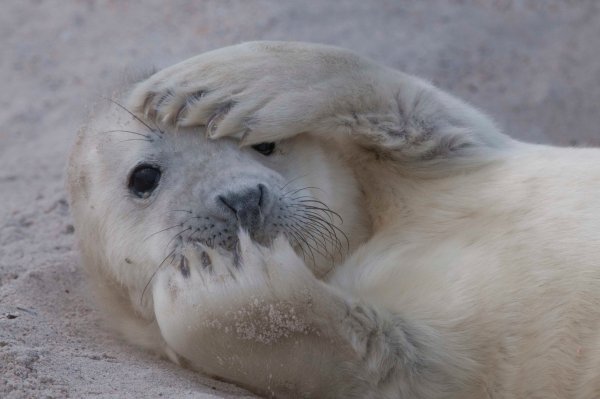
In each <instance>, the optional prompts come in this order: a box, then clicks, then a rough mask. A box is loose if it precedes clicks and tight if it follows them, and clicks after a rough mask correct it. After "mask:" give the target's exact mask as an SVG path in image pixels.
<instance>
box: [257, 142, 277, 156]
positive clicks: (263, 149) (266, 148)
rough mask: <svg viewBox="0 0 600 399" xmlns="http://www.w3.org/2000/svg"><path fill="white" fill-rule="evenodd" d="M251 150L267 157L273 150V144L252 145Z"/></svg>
mask: <svg viewBox="0 0 600 399" xmlns="http://www.w3.org/2000/svg"><path fill="white" fill-rule="evenodd" d="M252 148H253V149H255V150H256V151H258V152H260V153H261V154H263V155H265V156H269V155H271V154H272V153H273V151H274V150H275V143H260V144H256V145H253V146H252Z"/></svg>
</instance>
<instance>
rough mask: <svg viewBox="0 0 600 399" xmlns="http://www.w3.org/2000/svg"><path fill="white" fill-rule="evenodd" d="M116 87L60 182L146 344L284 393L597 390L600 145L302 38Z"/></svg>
mask: <svg viewBox="0 0 600 399" xmlns="http://www.w3.org/2000/svg"><path fill="white" fill-rule="evenodd" d="M123 99H124V100H123V102H124V106H123V107H121V106H120V103H118V104H112V105H111V106H110V107H108V108H107V109H105V110H102V111H100V112H99V113H98V114H97V116H96V117H95V118H93V120H92V121H91V122H90V124H89V125H88V127H87V128H85V129H84V130H83V131H82V132H81V134H80V136H79V139H78V142H77V144H76V145H75V147H74V150H73V154H72V157H71V164H70V173H69V174H70V177H69V187H70V191H71V203H72V209H73V214H74V218H75V226H76V231H77V234H78V235H79V239H80V243H81V250H82V255H83V261H84V264H85V265H86V266H87V267H88V269H89V270H90V271H91V272H90V274H91V275H92V276H93V277H92V281H93V282H94V283H95V284H96V285H98V286H99V287H100V288H99V291H100V292H102V294H101V296H102V298H103V299H104V301H105V303H106V304H107V305H106V307H107V308H108V309H109V311H110V312H111V314H112V315H113V319H114V320H117V321H118V322H117V324H118V327H120V329H121V330H122V331H123V332H124V333H125V334H126V336H127V337H128V338H129V339H130V340H132V341H133V342H137V343H138V344H140V345H144V346H146V347H149V348H153V349H155V350H157V351H160V352H162V353H164V354H165V355H167V356H169V357H170V358H171V359H173V360H174V361H176V362H179V363H181V364H184V365H186V366H188V367H191V368H194V369H196V370H199V371H202V372H204V373H207V374H209V375H213V376H216V377H219V378H222V379H226V380H228V381H232V382H235V383H237V384H239V385H241V386H244V387H247V388H249V389H251V390H252V391H254V392H257V393H259V394H263V395H266V396H269V397H281V398H283V397H294V398H295V397H315V398H342V397H343V398H461V399H464V398H485V397H490V398H525V397H527V398H535V397H539V398H590V399H591V398H597V397H599V396H600V352H599V350H600V341H599V340H600V335H599V332H598V331H599V329H598V327H599V323H600V306H599V305H600V289H599V288H600V267H599V266H598V260H597V259H598V258H599V256H600V208H599V207H598V205H597V204H596V201H594V200H593V199H594V198H597V197H598V196H599V195H600V185H599V184H598V182H600V162H599V159H600V151H598V150H596V149H568V148H554V147H548V146H538V145H530V144H525V143H520V142H517V141H515V140H513V139H511V138H509V137H508V136H506V135H504V134H503V133H501V132H500V131H499V129H498V128H497V127H496V126H495V125H494V123H493V122H492V121H491V120H490V119H489V118H488V117H486V116H485V115H483V114H482V113H481V112H479V111H478V110H476V109H474V108H473V107H472V106H470V105H467V104H465V103H463V102H462V101H460V100H458V99H456V98H455V97H453V96H451V95H449V94H447V93H444V92H442V91H440V90H439V89H437V88H435V87H433V86H432V85H431V84H429V83H427V82H425V81H423V80H421V79H418V78H416V77H413V76H409V75H406V74H403V73H401V72H398V71H395V70H392V69H390V68H387V67H384V66H381V65H378V64H376V63H374V62H372V61H370V60H367V59H364V58H362V57H360V56H358V55H356V54H354V53H352V52H349V51H346V50H342V49H339V48H335V47H329V46H322V45H315V44H306V43H285V42H253V43H245V44H241V45H237V46H232V47H227V48H223V49H219V50H215V51H212V52H208V53H205V54H202V55H199V56H197V57H194V58H191V59H189V60H187V61H184V62H182V63H180V64H177V65H175V66H172V67H170V68H167V69H165V70H163V71H160V72H158V73H156V74H155V75H153V76H151V77H150V78H148V79H147V80H145V81H143V82H141V83H139V84H137V85H135V86H134V87H133V88H132V89H131V91H130V92H129V93H126V95H125V96H124V97H123ZM130 112H131V113H132V114H129V113H130ZM132 115H133V116H132ZM310 187H317V188H310ZM287 190H292V191H287ZM291 193H294V194H291ZM303 201H307V202H303ZM337 215H339V218H338V216H337ZM281 219H282V220H284V222H283V223H278V222H277V220H281ZM340 219H341V220H343V224H342V223H341V221H340ZM342 232H343V233H344V234H345V235H346V236H347V237H348V242H345V240H344V239H343V238H342V236H343V234H342ZM219 233H220V234H219ZM311 250H312V255H311ZM332 265H333V267H332Z"/></svg>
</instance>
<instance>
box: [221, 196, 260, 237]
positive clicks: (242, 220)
mask: <svg viewBox="0 0 600 399" xmlns="http://www.w3.org/2000/svg"><path fill="white" fill-rule="evenodd" d="M267 195H268V192H267V188H266V187H265V186H264V185H263V184H258V185H256V186H255V187H248V188H243V189H241V190H238V191H233V192H228V193H227V194H222V195H219V196H218V197H217V199H218V200H219V202H221V203H222V204H224V205H225V206H226V208H228V209H230V210H231V212H233V213H234V214H235V216H236V217H237V220H238V223H239V225H240V227H242V228H243V229H246V230H247V231H248V232H249V233H251V234H252V233H255V232H256V231H258V229H260V228H261V226H262V224H263V221H264V216H263V212H262V211H263V207H264V202H265V200H266V198H267Z"/></svg>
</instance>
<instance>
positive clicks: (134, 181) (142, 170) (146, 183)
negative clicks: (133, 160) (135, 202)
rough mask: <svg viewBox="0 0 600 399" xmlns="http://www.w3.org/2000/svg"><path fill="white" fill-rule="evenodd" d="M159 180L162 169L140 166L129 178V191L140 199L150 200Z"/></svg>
mask: <svg viewBox="0 0 600 399" xmlns="http://www.w3.org/2000/svg"><path fill="white" fill-rule="evenodd" d="M159 180H160V169H158V168H157V167H156V166H152V165H146V164H144V165H139V166H138V167H136V168H135V169H134V170H133V172H132V173H131V176H130V177H129V190H130V191H131V192H132V193H133V194H135V195H136V196H138V197H140V198H148V197H149V196H150V194H152V191H154V189H155V188H156V186H158V181H159Z"/></svg>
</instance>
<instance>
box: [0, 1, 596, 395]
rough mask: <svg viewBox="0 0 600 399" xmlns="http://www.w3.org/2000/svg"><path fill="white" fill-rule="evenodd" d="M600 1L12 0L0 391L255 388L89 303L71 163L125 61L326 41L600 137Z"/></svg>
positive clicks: (587, 141)
mask: <svg viewBox="0 0 600 399" xmlns="http://www.w3.org/2000/svg"><path fill="white" fill-rule="evenodd" d="M598 4H600V3H598V2H597V1H595V0H589V1H585V0H573V1H567V0H565V1H556V0H544V1H537V0H531V1H525V0H512V1H511V0H503V1H500V0H498V1H493V2H492V1H483V0H479V1H475V0H473V1H468V0H462V1H458V0H456V1H450V0H444V1H429V0H427V1H425V0H419V1H416V0H413V1H409V0H406V1H400V0H390V1H365V0H356V1H340V0H335V1H327V2H326V1H311V0H304V1H295V2H291V1H225V0H215V1H169V2H166V1H160V0H149V1H127V2H126V1H116V0H115V1H83V0H81V1H68V0H60V1H59V0H57V1H39V0H38V1H25V0H22V1H19V0H14V1H10V0H7V1H4V2H2V6H1V12H0V83H1V84H2V90H0V397H1V398H29V397H35V398H38V397H48V398H50V397H57V398H62V397H73V398H79V397H88V396H94V397H101V398H103V397H130V398H138V397H139V398H146V397H159V396H164V397H178V398H179V397H181V398H185V397H196V398H198V397H202V398H217V397H219V398H220V397H251V395H250V394H248V393H245V392H244V391H243V390H240V389H237V388H235V387H233V386H229V385H226V384H222V383H218V382H215V381H212V380H209V379H207V378H205V377H202V376H200V375H198V374H196V373H193V372H191V371H187V370H183V369H180V368H178V367H177V366H175V365H172V364H170V363H169V362H167V361H164V360H161V359H158V358H156V357H154V356H152V355H150V354H147V353H145V352H144V351H141V350H139V349H137V348H135V347H133V346H130V345H128V344H126V343H123V342H121V341H120V340H119V339H118V338H117V337H115V336H114V334H112V333H111V332H110V331H107V330H106V329H105V328H104V326H103V323H102V322H101V319H100V318H99V315H98V312H97V311H96V310H95V308H94V305H93V303H91V301H90V300H89V299H88V298H87V295H86V294H87V292H86V291H87V290H86V288H85V285H84V284H83V279H82V272H81V268H80V266H79V259H78V255H77V249H76V246H75V243H74V232H73V226H72V225H71V218H70V216H69V207H68V204H67V197H66V193H65V190H64V180H65V173H64V171H65V164H66V159H67V154H68V151H69V147H70V145H71V143H72V141H73V137H74V135H75V132H76V131H77V128H78V126H79V125H80V124H81V123H82V121H83V118H84V116H85V114H86V110H87V107H88V104H90V102H91V101H92V100H93V99H94V98H96V96H97V95H98V92H100V91H102V90H103V89H106V88H107V87H110V86H111V85H113V84H114V82H117V81H118V80H119V76H121V75H122V74H123V72H124V71H126V70H136V69H138V68H145V67H148V66H149V65H155V66H157V67H163V66H167V65H169V64H172V63H174V62H177V61H179V60H182V59H185V58H187V57H189V56H192V55H195V54H197V53H199V52H202V51H205V50H208V49H212V48H216V47H220V46H224V45H228V44H233V43H237V42H240V41H245V40H253V39H281V40H306V41H315V42H323V43H330V44H336V45H340V46H344V47H348V48H350V49H353V50H355V51H357V52H359V53H362V54H364V55H367V56H370V57H372V58H375V59H376V60H378V61H380V62H383V63H385V64H387V65H390V66H394V67H398V68H401V69H404V70H406V71H408V72H411V73H415V74H418V75H421V76H423V77H425V78H428V79H431V80H432V81H434V82H435V83H437V84H439V85H440V86H442V87H443V88H446V89H448V90H450V91H451V92H453V93H456V94H458V95H459V96H461V97H463V98H465V99H466V100H468V101H470V102H472V103H474V104H476V105H477V106H479V107H480V108H482V109H484V110H486V111H487V112H488V113H489V114H490V115H492V116H493V117H494V118H495V119H496V120H497V121H498V123H499V124H500V125H501V126H502V127H503V128H504V129H505V130H506V131H507V132H508V133H510V134H512V135H514V136H516V137H520V138H522V139H525V140H528V141H532V142H542V143H554V144H559V145H580V146H583V145H600V129H599V128H598V126H599V125H600V108H599V107H600V84H599V82H600V41H599V40H598V38H600V6H599V5H598Z"/></svg>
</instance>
